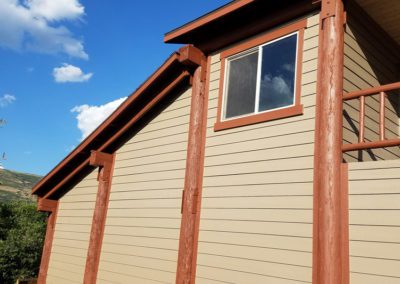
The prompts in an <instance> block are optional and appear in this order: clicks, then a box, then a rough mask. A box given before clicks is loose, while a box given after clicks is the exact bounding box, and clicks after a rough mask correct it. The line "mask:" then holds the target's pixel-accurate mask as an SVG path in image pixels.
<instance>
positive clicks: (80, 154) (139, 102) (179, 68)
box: [32, 53, 193, 199]
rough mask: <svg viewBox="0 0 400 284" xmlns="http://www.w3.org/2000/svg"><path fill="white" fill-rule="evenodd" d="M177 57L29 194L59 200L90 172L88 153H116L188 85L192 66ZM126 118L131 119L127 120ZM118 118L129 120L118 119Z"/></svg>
mask: <svg viewBox="0 0 400 284" xmlns="http://www.w3.org/2000/svg"><path fill="white" fill-rule="evenodd" d="M179 57H180V54H179V53H174V54H173V55H172V56H171V57H170V58H169V59H167V61H166V62H165V63H164V64H163V65H162V66H161V67H160V68H159V69H158V70H157V71H156V72H155V73H154V74H153V75H152V76H150V78H149V79H148V80H147V81H146V82H145V83H144V84H143V85H142V86H140V87H139V88H138V89H137V90H136V91H135V92H134V93H133V94H132V95H131V96H130V97H129V98H128V99H127V100H126V101H125V102H124V103H123V104H121V106H120V107H119V108H117V110H116V111H115V112H114V113H113V114H112V115H111V116H110V117H109V118H108V119H107V120H106V121H104V122H103V123H102V124H101V125H100V126H99V127H98V128H97V129H96V130H95V131H94V132H93V133H92V134H91V135H89V137H88V138H86V139H85V140H84V141H83V142H82V143H81V144H80V145H79V146H78V147H77V148H76V149H75V150H74V151H72V152H71V153H70V154H69V155H68V156H67V157H66V158H65V159H64V160H63V161H61V162H60V163H59V164H58V165H57V166H56V167H55V168H54V169H53V170H52V171H51V172H50V173H48V174H47V175H46V176H45V177H44V178H43V179H42V180H41V181H39V183H38V184H37V185H35V187H34V188H33V189H32V194H36V195H38V196H45V197H46V198H50V197H51V198H53V199H54V198H55V199H57V198H59V193H58V192H63V191H64V190H65V188H70V187H71V185H70V183H71V182H72V181H73V180H74V179H75V177H77V176H79V175H80V173H82V172H88V171H91V170H92V167H91V166H90V165H89V156H90V151H91V150H99V151H103V152H107V153H109V152H113V151H115V149H114V148H115V146H114V145H113V144H115V143H116V141H117V140H118V139H120V138H121V137H122V136H123V134H125V133H126V131H128V130H129V129H130V128H131V127H133V125H135V123H136V122H137V121H138V120H139V119H140V118H141V117H143V115H145V114H146V113H148V112H149V111H150V110H151V109H152V107H153V106H155V105H156V104H157V103H158V102H159V101H160V100H161V99H162V98H164V97H165V96H167V95H168V94H169V93H171V92H173V90H174V89H177V88H181V87H182V85H183V84H187V85H189V77H190V76H191V72H192V69H193V66H191V67H190V66H184V65H183V64H182V63H180V62H179ZM146 96H147V97H148V96H153V97H154V98H151V99H150V101H149V99H147V102H145V104H144V105H143V101H144V100H145V98H146ZM133 108H135V109H136V110H135V113H132V109H133ZM129 114H131V115H133V116H134V117H132V118H131V117H129ZM121 117H122V118H123V117H129V118H130V119H126V118H125V119H121Z"/></svg>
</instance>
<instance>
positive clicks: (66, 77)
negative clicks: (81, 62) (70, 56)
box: [53, 63, 93, 83]
mask: <svg viewBox="0 0 400 284" xmlns="http://www.w3.org/2000/svg"><path fill="white" fill-rule="evenodd" d="M53 76H54V80H55V81H56V82H58V83H66V82H86V81H88V80H89V79H90V78H91V77H92V76H93V73H87V74H85V73H83V71H82V70H81V68H79V67H76V66H73V65H69V64H66V63H64V64H63V66H61V67H56V68H54V69H53Z"/></svg>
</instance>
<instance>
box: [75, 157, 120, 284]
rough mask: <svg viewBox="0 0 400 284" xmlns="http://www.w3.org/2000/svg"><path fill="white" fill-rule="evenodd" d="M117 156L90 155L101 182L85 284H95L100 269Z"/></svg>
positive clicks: (94, 215) (87, 260) (90, 241)
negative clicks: (97, 168)
mask: <svg viewBox="0 0 400 284" xmlns="http://www.w3.org/2000/svg"><path fill="white" fill-rule="evenodd" d="M114 158H115V155H113V154H107V153H102V152H98V151H93V152H92V153H91V155H90V161H89V163H90V165H92V166H95V167H99V174H98V177H97V180H98V181H99V185H98V191H97V197H96V205H95V208H94V213H93V221H92V229H91V232H90V240H89V249H88V253H87V258H86V267H85V276H84V280H83V283H85V284H95V283H96V279H97V271H98V268H99V261H100V253H101V244H102V241H103V235H104V226H105V223H106V217H107V209H108V200H109V197H110V188H111V178H112V172H113V168H114Z"/></svg>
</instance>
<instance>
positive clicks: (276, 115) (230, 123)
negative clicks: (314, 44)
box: [214, 19, 307, 131]
mask: <svg viewBox="0 0 400 284" xmlns="http://www.w3.org/2000/svg"><path fill="white" fill-rule="evenodd" d="M306 27H307V19H302V20H299V21H297V22H294V23H292V24H289V25H285V26H283V27H281V28H278V29H276V30H273V31H271V32H267V33H265V34H262V35H260V36H257V37H255V38H253V39H251V40H247V41H245V42H243V43H241V44H238V45H234V46H233V47H232V48H229V49H227V50H225V51H223V52H222V53H221V55H220V60H221V70H220V81H219V95H218V108H217V121H216V123H215V124H214V131H220V130H224V129H230V128H235V127H240V126H245V125H251V124H255V123H260V122H265V121H269V120H275V119H280V118H286V117H291V116H297V115H302V114H303V106H302V105H301V104H300V98H301V77H302V76H301V72H302V70H303V66H302V63H303V45H304V29H305V28H306ZM297 31H298V32H299V36H298V43H299V44H298V48H297V62H296V66H297V69H296V93H295V102H294V105H293V106H290V107H287V108H282V109H278V110H272V111H268V112H264V113H258V114H249V115H247V116H245V117H240V118H233V119H229V120H225V121H222V120H221V118H222V108H223V106H222V102H223V97H224V81H225V78H224V77H225V61H226V58H227V57H229V56H232V55H235V54H238V53H240V52H243V51H245V50H248V49H250V48H253V47H255V46H258V45H261V44H263V43H266V42H269V41H272V40H274V39H277V38H280V37H282V36H285V35H288V34H291V33H294V32H297Z"/></svg>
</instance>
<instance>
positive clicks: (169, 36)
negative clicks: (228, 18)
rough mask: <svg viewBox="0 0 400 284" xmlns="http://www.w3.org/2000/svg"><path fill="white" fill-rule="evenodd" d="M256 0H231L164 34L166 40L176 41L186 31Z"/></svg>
mask: <svg viewBox="0 0 400 284" xmlns="http://www.w3.org/2000/svg"><path fill="white" fill-rule="evenodd" d="M254 1H256V0H235V1H232V2H229V3H227V4H225V5H224V6H221V7H219V8H217V9H215V10H213V11H211V12H209V13H207V14H205V15H203V16H200V17H198V18H197V19H194V20H193V21H190V22H188V23H186V24H184V25H182V26H180V27H178V28H176V29H173V30H172V31H169V32H167V33H166V34H165V35H164V42H166V43H173V42H175V41H174V40H176V38H177V37H179V36H181V35H183V34H185V33H188V32H191V31H193V30H195V29H197V28H199V27H201V26H204V25H206V24H208V23H210V22H212V21H214V20H216V19H219V18H221V17H223V16H225V15H227V14H230V13H232V12H234V11H236V10H238V9H240V8H242V7H244V6H246V5H249V4H251V3H253V2H254Z"/></svg>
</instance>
